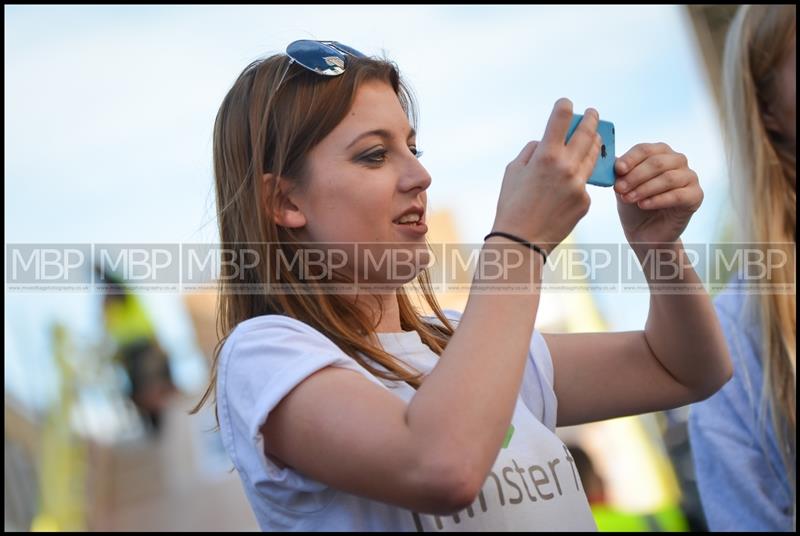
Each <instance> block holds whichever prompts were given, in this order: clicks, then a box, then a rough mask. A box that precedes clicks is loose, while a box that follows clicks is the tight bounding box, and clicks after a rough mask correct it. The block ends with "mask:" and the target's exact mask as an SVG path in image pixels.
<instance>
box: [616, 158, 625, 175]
mask: <svg viewBox="0 0 800 536" xmlns="http://www.w3.org/2000/svg"><path fill="white" fill-rule="evenodd" d="M617 169H619V172H620V173H621V174H622V175H625V174H626V173H627V172H628V166H626V165H625V162H624V161H622V160H618V161H617Z"/></svg>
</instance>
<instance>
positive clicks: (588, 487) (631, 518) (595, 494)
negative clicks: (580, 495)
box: [568, 445, 689, 532]
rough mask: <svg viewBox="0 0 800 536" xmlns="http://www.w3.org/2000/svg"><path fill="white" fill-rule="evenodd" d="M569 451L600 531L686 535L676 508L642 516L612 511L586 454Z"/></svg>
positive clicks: (572, 447)
mask: <svg viewBox="0 0 800 536" xmlns="http://www.w3.org/2000/svg"><path fill="white" fill-rule="evenodd" d="M568 449H569V453H570V454H571V455H572V458H573V460H575V467H576V469H577V470H578V474H579V475H580V477H581V482H582V483H583V489H584V491H586V497H587V498H588V499H589V505H590V506H591V508H592V515H593V516H594V520H595V521H596V522H597V529H598V530H599V531H600V532H686V531H687V530H688V529H689V526H688V524H687V522H686V518H685V517H684V515H683V512H681V509H680V507H679V506H678V505H671V506H665V507H663V508H661V509H660V510H659V511H657V512H648V513H642V514H639V513H633V512H625V511H623V510H620V509H618V508H615V507H614V506H612V505H611V504H610V503H609V502H608V497H607V496H606V487H605V483H604V482H603V478H602V477H601V476H600V475H599V474H598V473H597V471H596V470H595V467H594V463H593V462H592V459H591V458H590V457H589V454H588V453H587V452H586V451H585V450H584V449H583V448H581V447H579V446H578V445H570V446H569V447H568Z"/></svg>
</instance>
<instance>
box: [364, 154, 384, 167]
mask: <svg viewBox="0 0 800 536" xmlns="http://www.w3.org/2000/svg"><path fill="white" fill-rule="evenodd" d="M385 159H386V151H378V152H375V153H372V154H369V155H367V156H365V157H364V158H362V160H364V161H365V162H369V163H371V164H382V163H383V161H384V160H385Z"/></svg>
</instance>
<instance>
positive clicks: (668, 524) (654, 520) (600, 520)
mask: <svg viewBox="0 0 800 536" xmlns="http://www.w3.org/2000/svg"><path fill="white" fill-rule="evenodd" d="M592 515H593V516H594V520H595V521H596V522H597V530H599V531H600V532H688V530H689V524H688V523H687V522H686V518H685V517H684V515H683V512H682V511H681V509H680V508H678V507H677V506H671V507H668V508H665V509H664V510H660V511H658V512H654V513H650V514H632V513H629V512H622V511H620V510H615V509H613V508H609V507H608V506H605V505H592Z"/></svg>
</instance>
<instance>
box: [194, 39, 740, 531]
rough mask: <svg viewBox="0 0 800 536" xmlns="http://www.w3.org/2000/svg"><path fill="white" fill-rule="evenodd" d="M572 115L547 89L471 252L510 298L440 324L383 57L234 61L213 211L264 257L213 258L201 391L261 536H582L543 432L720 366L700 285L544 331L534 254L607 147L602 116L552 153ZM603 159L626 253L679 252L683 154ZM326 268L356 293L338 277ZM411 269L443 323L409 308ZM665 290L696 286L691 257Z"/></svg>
mask: <svg viewBox="0 0 800 536" xmlns="http://www.w3.org/2000/svg"><path fill="white" fill-rule="evenodd" d="M571 117H572V104H571V103H570V102H569V101H568V100H566V99H561V100H559V101H558V102H556V104H555V107H554V109H553V112H552V114H551V116H550V119H549V121H548V124H547V127H546V130H545V133H544V136H543V138H542V140H541V141H531V142H529V143H528V144H527V145H525V147H524V148H522V150H521V151H520V153H519V155H518V156H517V157H516V158H515V159H514V160H513V161H512V162H510V163H509V164H508V166H507V167H506V170H505V175H504V177H503V184H502V189H501V193H500V198H499V200H498V202H497V207H496V216H495V222H494V226H493V229H492V231H494V232H498V233H502V235H493V236H490V237H488V238H487V239H486V240H485V243H484V245H483V249H482V252H481V253H482V255H486V256H487V257H492V256H493V255H494V257H492V258H500V259H509V260H508V262H507V263H506V264H504V265H503V267H504V270H503V272H502V283H503V284H508V285H515V286H516V287H515V288H517V289H522V290H517V291H515V292H508V291H507V292H492V291H491V287H490V286H488V285H486V284H487V283H488V284H489V285H493V284H495V283H496V282H497V280H496V279H495V278H490V277H489V276H488V275H487V274H488V271H487V272H481V271H477V272H476V276H475V279H474V281H473V291H472V292H471V294H470V298H469V300H468V303H467V305H466V308H465V310H464V312H463V315H458V314H456V315H452V316H450V317H446V316H445V315H444V314H443V313H442V311H441V309H440V308H439V307H438V305H437V304H436V300H435V298H434V295H433V292H432V290H431V286H430V283H429V279H428V277H427V271H426V270H425V264H426V259H425V252H427V245H426V243H425V232H426V230H427V227H426V225H425V208H426V202H427V198H426V189H427V188H428V186H429V185H430V183H431V177H430V175H429V174H428V172H427V171H426V170H425V168H424V167H423V166H422V164H420V162H419V161H418V159H417V156H419V153H418V150H417V147H416V141H415V130H414V129H413V128H412V125H411V124H410V122H409V119H412V120H414V123H416V121H415V118H416V112H415V108H414V105H413V102H412V100H411V98H410V94H409V92H408V90H407V89H406V87H405V86H404V84H403V83H402V81H401V79H400V77H399V74H398V70H397V68H396V66H395V65H394V64H393V63H391V62H388V61H385V60H378V59H372V58H368V57H365V56H364V55H362V54H361V53H359V52H357V51H355V50H354V49H352V48H349V47H346V46H344V45H341V44H339V43H336V42H317V41H299V42H295V43H292V44H291V45H290V46H289V47H288V48H287V55H283V54H280V55H275V56H271V57H269V58H266V59H263V60H259V61H256V62H254V63H252V64H251V65H249V66H248V67H247V68H246V69H245V70H244V71H243V72H242V74H241V75H240V76H239V78H238V79H237V80H236V82H235V83H234V85H233V87H232V88H231V89H230V91H229V92H228V94H227V95H226V97H225V99H224V101H223V103H222V106H221V108H220V110H219V113H218V115H217V120H216V125H215V131H214V164H215V174H216V180H217V206H218V209H219V225H220V234H221V243H222V248H223V249H236V248H237V247H239V248H241V247H242V246H241V244H246V247H247V248H249V249H251V250H253V251H256V252H257V253H258V257H259V258H260V259H261V260H262V262H260V263H254V262H252V263H248V265H247V267H243V266H244V265H242V266H235V265H234V264H233V263H229V264H225V263H224V264H223V266H225V268H226V269H227V271H224V272H223V274H222V278H221V279H222V281H224V282H223V284H222V288H221V305H220V319H221V323H222V329H223V331H224V333H225V335H226V338H225V339H224V340H223V344H222V345H221V350H220V351H219V352H218V354H217V359H215V365H214V377H213V379H212V382H211V385H210V386H209V390H208V391H207V392H206V395H205V396H204V398H203V400H202V401H201V404H202V403H203V402H204V401H205V400H206V399H207V398H209V397H210V396H211V395H213V394H214V389H216V408H217V413H218V418H219V425H220V431H221V434H222V438H223V441H224V444H225V447H226V449H227V451H228V453H229V454H230V456H231V459H232V460H233V463H234V465H235V467H236V469H237V470H238V471H239V474H240V476H241V479H242V483H243V485H244V487H245V490H246V493H247V496H248V498H249V500H250V503H251V506H252V508H253V510H254V511H255V514H256V517H257V519H258V521H259V523H260V525H261V528H262V529H264V530H286V529H290V530H346V531H358V530H451V529H452V530H473V529H484V530H494V529H498V530H513V529H518V530H568V529H578V530H579V529H594V528H595V524H594V521H593V520H592V516H591V512H590V509H589V505H588V502H587V500H586V495H585V493H584V491H583V488H582V486H581V484H580V479H579V478H578V476H577V472H576V470H575V466H574V460H573V459H572V457H571V456H570V454H569V451H568V450H567V449H566V448H565V447H564V445H563V443H562V442H561V441H560V440H559V439H558V437H557V436H556V435H555V433H554V430H555V427H556V425H570V424H578V423H583V422H589V421H594V420H599V419H607V418H610V417H616V416H621V415H631V414H635V413H641V412H648V411H654V410H659V409H664V408H671V407H676V406H681V405H685V404H687V403H690V402H692V401H697V400H701V399H704V398H706V397H708V396H709V395H711V394H712V393H714V392H715V391H716V390H718V389H719V388H720V387H721V386H722V385H723V384H724V383H725V382H726V381H727V380H728V378H729V377H730V374H731V366H730V362H729V358H728V355H727V351H726V348H725V341H724V338H723V337H722V333H721V331H720V329H719V325H718V322H717V319H716V316H715V314H714V309H713V306H712V304H711V302H710V299H709V297H708V296H707V295H705V294H680V295H668V294H663V293H662V294H656V293H653V296H652V298H651V308H650V313H649V317H648V320H647V327H646V329H645V330H644V331H638V332H628V333H593V334H576V335H542V334H541V333H539V332H538V331H535V330H534V323H535V320H536V311H537V307H538V303H539V289H540V283H541V274H542V267H543V263H544V262H545V261H546V258H545V256H546V255H547V254H548V253H549V252H550V251H552V249H553V248H554V247H555V246H556V245H557V244H558V243H559V242H560V241H561V240H562V239H563V238H564V237H566V235H567V234H568V233H569V232H570V230H571V229H572V228H573V227H574V226H575V224H576V223H577V221H578V220H579V219H580V218H581V217H582V216H583V215H584V214H586V212H587V211H588V209H589V196H588V195H587V193H586V181H587V180H588V177H589V175H590V173H591V170H592V169H593V167H594V164H595V161H596V159H597V156H598V153H599V152H600V139H599V136H598V135H597V134H596V128H597V122H598V114H597V112H596V111H595V110H592V109H589V110H587V111H586V114H585V118H584V120H583V121H582V123H581V124H580V125H579V127H578V129H577V130H576V132H575V134H574V135H573V136H572V137H571V138H570V141H569V143H565V137H566V134H567V130H568V127H569V124H570V119H571ZM616 171H617V173H618V175H619V178H620V180H619V182H618V183H617V185H616V193H617V199H618V207H619V214H620V219H621V221H622V225H623V227H624V229H625V232H626V235H627V238H628V240H629V241H630V242H631V243H632V244H633V248H634V250H635V251H636V254H637V255H638V256H639V258H640V259H645V258H646V256H647V255H648V253H649V252H651V251H652V248H653V247H655V246H654V244H658V245H659V247H661V248H663V249H668V250H669V251H670V252H671V253H677V254H678V255H679V257H680V255H681V254H682V246H681V242H680V239H679V237H680V234H681V232H682V231H683V229H684V228H685V227H686V225H687V223H688V222H689V219H690V217H691V215H692V213H693V212H694V211H696V210H697V208H698V207H699V206H700V203H701V201H702V197H703V194H702V191H701V189H700V186H699V184H698V179H697V176H696V175H695V173H694V172H693V171H692V170H691V169H689V168H688V167H687V162H686V158H685V157H684V156H683V155H682V154H679V153H676V152H674V151H673V150H672V149H671V148H669V147H668V146H667V145H665V144H660V143H657V144H641V145H637V146H635V147H634V148H632V149H631V150H630V151H628V152H627V153H626V154H625V155H623V156H622V157H621V158H619V159H618V161H617V163H616ZM623 194H624V195H623ZM509 237H510V238H509ZM309 249H311V250H313V251H315V252H321V255H322V258H326V259H328V261H326V262H327V264H326V263H325V262H322V263H321V262H315V261H312V260H311V258H310V257H305V256H304V255H302V253H305V252H307V251H308V250H309ZM343 250H344V251H347V252H348V253H350V254H348V255H344V256H338V257H334V255H332V253H337V252H341V251H343ZM387 251H391V252H392V253H398V252H399V253H403V254H408V255H407V256H406V257H405V258H414V259H416V263H417V264H415V265H414V266H413V268H414V269H413V270H412V271H411V273H406V274H405V275H403V274H401V273H400V271H398V272H397V273H396V274H395V273H392V274H388V275H387V273H388V272H385V271H383V270H382V269H379V268H377V266H379V265H377V264H376V263H375V262H374V261H375V259H380V258H383V257H382V255H383V254H384V253H385V252H387ZM329 254H331V255H330V256H326V255H329ZM370 259H371V260H370ZM512 261H513V262H512ZM252 265H255V266H252ZM334 265H335V267H336V270H335V278H334V279H335V281H336V282H338V283H341V285H342V286H340V287H337V288H338V289H341V288H345V289H346V288H350V289H352V292H348V291H341V290H337V291H336V292H333V291H329V290H330V288H331V287H329V286H327V281H328V280H327V279H326V278H325V276H326V274H328V268H330V267H332V266H334ZM312 268H313V269H312ZM331 272H334V270H331ZM398 274H399V275H398ZM233 277H235V278H236V279H235V282H236V283H237V285H238V283H240V282H241V283H244V284H245V285H247V286H245V287H242V286H241V285H239V286H236V287H235V288H234V286H233V284H232V283H231V281H233V279H232V278H233ZM676 277H677V276H676ZM226 279H229V280H230V281H227V282H225V281H226ZM412 283H416V284H418V285H419V287H420V289H421V293H422V296H423V297H424V299H425V300H426V301H427V304H428V305H429V306H430V308H431V309H432V310H433V311H434V312H435V317H431V318H426V317H423V316H421V314H420V313H419V312H418V310H417V308H416V307H415V306H414V305H413V304H412V301H411V296H410V295H409V292H408V290H409V289H410V287H411V284H412ZM672 283H688V284H694V283H699V280H698V278H697V275H696V274H695V273H694V272H693V271H692V270H691V268H688V269H687V270H685V271H684V272H683V274H682V279H680V280H675V281H672ZM254 288H255V289H258V291H250V292H247V291H246V290H247V289H254Z"/></svg>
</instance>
